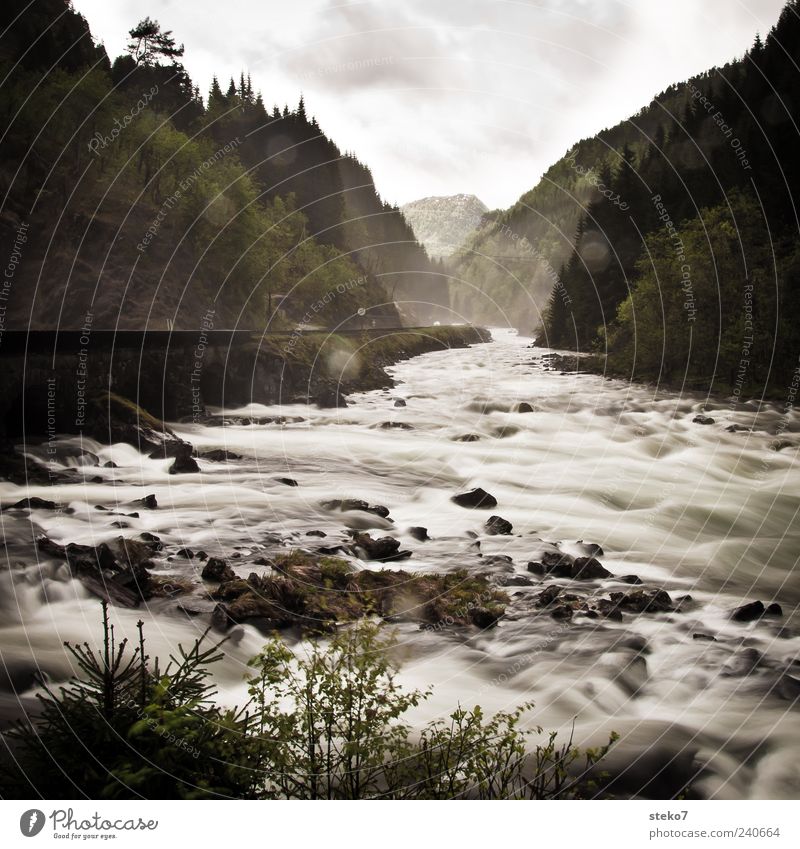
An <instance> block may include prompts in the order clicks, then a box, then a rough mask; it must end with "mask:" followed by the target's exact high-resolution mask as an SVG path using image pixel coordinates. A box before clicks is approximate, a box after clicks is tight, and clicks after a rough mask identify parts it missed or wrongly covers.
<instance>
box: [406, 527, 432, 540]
mask: <svg viewBox="0 0 800 849" xmlns="http://www.w3.org/2000/svg"><path fill="white" fill-rule="evenodd" d="M408 533H409V536H412V537H414V539H415V540H417V541H419V542H427V541H428V540H429V539H430V537H429V536H428V529H427V528H423V527H422V526H419V525H416V526H414V527H413V528H409V529H408Z"/></svg>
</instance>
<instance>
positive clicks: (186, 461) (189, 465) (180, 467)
mask: <svg viewBox="0 0 800 849" xmlns="http://www.w3.org/2000/svg"><path fill="white" fill-rule="evenodd" d="M168 471H169V473H170V474H171V475H187V474H195V473H196V472H199V471H200V466H198V465H197V460H195V459H194V457H192V446H191V445H189V443H188V442H183V443H181V446H180V448H178V449H176V452H175V460H174V461H173V463H172V465H171V466H170V467H169V469H168Z"/></svg>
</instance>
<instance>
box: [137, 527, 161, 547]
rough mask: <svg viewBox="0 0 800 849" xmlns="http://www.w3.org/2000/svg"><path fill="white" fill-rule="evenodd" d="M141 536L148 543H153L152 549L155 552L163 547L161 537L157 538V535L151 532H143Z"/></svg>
mask: <svg viewBox="0 0 800 849" xmlns="http://www.w3.org/2000/svg"><path fill="white" fill-rule="evenodd" d="M139 536H140V537H141V538H142V539H143V540H144V541H145V542H148V543H151V548H153V550H154V551H160V550H161V548H163V546H162V545H161V537H159V536H156V535H155V534H151V533H150V532H149V531H142V533H140V534H139ZM153 543H158V545H157V546H156V545H153Z"/></svg>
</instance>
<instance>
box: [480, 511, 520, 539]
mask: <svg viewBox="0 0 800 849" xmlns="http://www.w3.org/2000/svg"><path fill="white" fill-rule="evenodd" d="M484 527H485V528H486V533H487V534H489V535H490V536H508V535H509V534H510V533H511V531H512V530H513V529H514V526H513V525H512V524H511V522H509V521H508V520H507V519H503V518H502V517H501V516H489V518H488V519H487V520H486V524H485V526H484Z"/></svg>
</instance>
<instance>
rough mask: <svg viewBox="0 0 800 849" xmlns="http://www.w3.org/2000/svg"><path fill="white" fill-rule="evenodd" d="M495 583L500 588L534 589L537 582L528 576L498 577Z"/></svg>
mask: <svg viewBox="0 0 800 849" xmlns="http://www.w3.org/2000/svg"><path fill="white" fill-rule="evenodd" d="M495 583H496V584H497V585H498V586H500V587H532V586H534V584H535V582H534V580H533V578H529V577H528V576H527V575H516V574H515V575H498V576H497V577H496V578H495Z"/></svg>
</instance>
